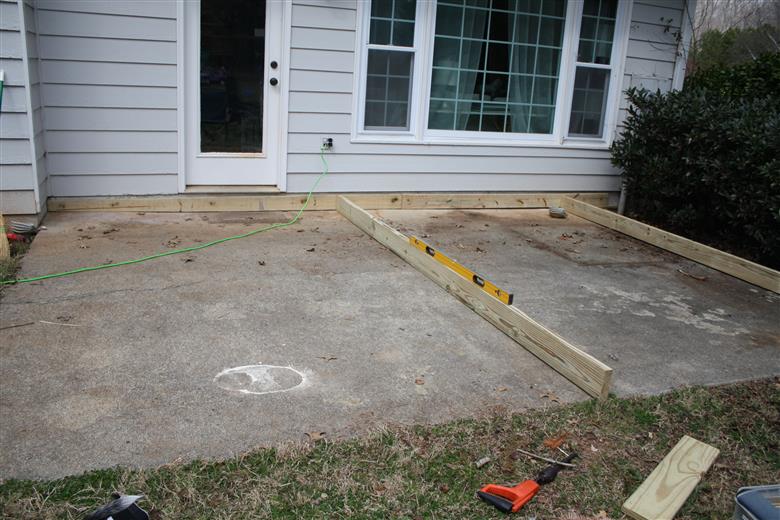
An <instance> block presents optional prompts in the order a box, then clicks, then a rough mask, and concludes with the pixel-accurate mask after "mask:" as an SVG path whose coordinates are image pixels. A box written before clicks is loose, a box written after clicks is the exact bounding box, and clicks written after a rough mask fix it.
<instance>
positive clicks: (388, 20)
mask: <svg viewBox="0 0 780 520" xmlns="http://www.w3.org/2000/svg"><path fill="white" fill-rule="evenodd" d="M416 9H417V2H416V0H374V1H372V2H371V30H370V31H369V35H368V41H369V43H371V44H374V45H397V46H399V47H412V46H414V16H415V11H416Z"/></svg>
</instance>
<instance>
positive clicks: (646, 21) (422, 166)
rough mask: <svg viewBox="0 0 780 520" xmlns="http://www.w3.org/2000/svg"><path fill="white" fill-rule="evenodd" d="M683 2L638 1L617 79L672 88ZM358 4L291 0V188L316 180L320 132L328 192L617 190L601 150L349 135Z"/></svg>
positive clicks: (342, 0)
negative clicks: (329, 149) (329, 143)
mask: <svg viewBox="0 0 780 520" xmlns="http://www.w3.org/2000/svg"><path fill="white" fill-rule="evenodd" d="M684 2H685V0H637V1H636V2H635V5H634V6H633V10H632V16H631V29H630V36H629V37H630V40H629V44H628V52H627V61H626V67H625V75H624V86H626V87H627V86H630V85H644V86H647V87H650V88H653V89H655V88H660V89H661V90H668V89H669V88H670V87H671V84H672V78H673V77H674V66H675V61H676V55H677V43H676V40H675V39H674V34H675V33H676V32H677V31H678V30H679V27H680V23H681V20H682V14H683V4H684ZM356 9H357V4H356V0H293V9H292V41H291V46H292V55H291V74H290V103H289V136H288V153H289V155H288V160H287V161H288V162H287V164H288V178H287V182H288V185H287V189H288V191H293V192H295V191H299V192H300V191H306V190H308V189H309V187H310V186H311V184H312V183H313V182H314V179H315V177H316V176H317V175H318V174H319V172H320V170H321V164H320V160H319V156H318V149H319V146H320V143H321V142H322V137H326V136H328V137H333V138H334V142H335V146H334V150H333V153H332V154H329V163H330V172H331V173H330V175H329V176H328V177H327V178H326V179H325V180H324V181H323V183H322V184H320V187H319V188H320V189H322V190H327V191H381V190H389V191H400V190H439V191H441V190H447V191H453V190H477V191H479V190H518V191H541V190H582V191H587V190H599V191H602V190H605V191H615V190H617V189H619V178H618V173H619V172H618V171H617V170H616V169H614V168H613V167H612V166H611V164H610V161H609V152H608V151H606V150H588V149H571V148H566V149H564V148H534V147H525V146H517V147H506V146H500V147H499V146H493V147H491V146H451V145H425V144H368V143H350V131H351V128H352V124H353V123H352V114H351V111H352V110H351V107H352V94H353V93H352V89H353V73H354V72H355V71H354V63H355V59H354V52H355V45H356V19H357V10H356ZM625 105H626V103H625V101H623V102H622V105H621V106H622V107H623V109H624V110H622V111H621V116H620V117H621V118H622V117H624V116H625Z"/></svg>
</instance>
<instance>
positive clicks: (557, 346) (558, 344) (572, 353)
mask: <svg viewBox="0 0 780 520" xmlns="http://www.w3.org/2000/svg"><path fill="white" fill-rule="evenodd" d="M337 209H338V211H339V213H341V214H342V215H344V217H346V218H347V219H348V220H350V221H351V222H352V223H353V224H355V225H356V226H357V227H358V228H360V229H362V230H363V231H364V232H366V233H367V234H368V235H369V236H371V237H373V238H374V239H376V240H377V241H378V242H379V243H381V244H382V245H384V246H385V247H387V248H388V249H390V250H391V251H392V252H394V253H395V254H397V255H398V256H400V257H401V258H402V259H404V260H405V261H407V262H408V263H409V264H411V265H412V266H413V267H415V268H416V269H417V270H418V271H420V272H421V273H423V274H424V275H425V276H427V277H428V278H430V279H431V280H433V281H434V282H436V284H438V285H439V286H441V287H442V288H443V289H445V290H446V291H447V292H449V293H450V294H452V295H453V296H455V297H456V298H458V299H459V300H460V301H462V302H463V303H464V304H465V305H466V306H467V307H469V308H470V309H472V310H473V311H474V312H476V313H477V314H479V315H480V316H482V317H483V318H485V319H486V320H487V321H489V322H490V323H492V324H493V325H494V326H495V327H496V328H498V329H499V330H500V331H501V332H503V333H505V334H506V335H507V336H509V337H510V338H512V339H513V340H515V341H516V342H517V343H519V344H520V345H521V346H523V347H524V348H525V349H526V350H528V351H529V352H531V353H532V354H534V355H535V356H536V357H538V358H539V359H541V360H542V361H544V362H545V363H547V364H548V365H550V366H551V367H552V368H553V369H555V370H557V371H558V372H559V373H560V374H562V375H563V376H565V377H566V378H567V379H569V380H570V381H571V382H572V383H574V384H575V385H577V386H579V387H580V388H582V389H583V390H584V391H585V392H587V393H588V394H590V395H592V396H594V397H598V398H602V399H603V398H606V397H607V395H608V393H609V385H610V381H611V378H612V369H611V368H609V367H608V366H607V365H605V364H604V363H602V362H600V361H599V360H597V359H596V358H594V357H593V356H591V355H590V354H587V353H585V352H583V351H582V350H580V349H579V348H577V347H575V346H574V345H572V344H571V343H569V342H567V341H566V340H564V339H563V338H561V337H560V336H558V335H557V334H555V333H554V332H552V331H550V330H548V329H546V328H545V327H543V326H542V325H540V324H539V323H537V322H535V321H534V320H532V319H531V318H530V317H529V316H527V315H526V314H524V313H522V312H520V311H519V310H518V309H517V308H515V307H513V306H511V305H506V304H504V303H502V302H500V301H498V300H497V299H495V298H493V297H492V296H490V295H489V294H487V293H485V292H484V291H482V290H481V289H480V288H479V287H476V286H475V285H474V284H473V283H472V282H471V281H469V280H466V279H464V278H462V277H461V276H460V275H458V274H457V273H455V272H454V271H452V270H451V269H449V268H448V267H446V266H444V265H442V264H440V263H439V262H437V261H436V260H434V259H432V258H431V257H430V256H428V255H427V254H426V253H424V252H422V251H420V250H419V249H417V248H416V247H414V246H413V245H411V244H410V243H409V239H408V237H407V236H406V235H404V234H402V233H400V232H398V231H396V230H395V229H393V228H392V227H390V226H388V225H387V224H385V223H384V222H382V221H381V220H379V219H377V218H375V217H374V216H372V215H371V214H370V213H368V212H367V211H365V210H364V209H362V208H361V207H360V206H358V205H356V204H355V203H354V202H352V201H350V200H349V199H347V198H346V197H339V199H338V206H337Z"/></svg>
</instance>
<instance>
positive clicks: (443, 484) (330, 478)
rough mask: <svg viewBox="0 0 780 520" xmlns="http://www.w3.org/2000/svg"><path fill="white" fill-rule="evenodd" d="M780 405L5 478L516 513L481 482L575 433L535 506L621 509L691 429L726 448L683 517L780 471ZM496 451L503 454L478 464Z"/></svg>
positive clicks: (739, 388) (741, 393)
mask: <svg viewBox="0 0 780 520" xmlns="http://www.w3.org/2000/svg"><path fill="white" fill-rule="evenodd" d="M778 410H780V384H779V383H778V381H777V380H765V381H758V382H750V383H740V384H734V385H727V386H721V387H714V388H686V389H681V390H678V391H675V392H672V393H669V394H666V395H663V396H656V397H646V398H633V399H616V398H612V399H609V400H608V401H606V402H603V403H598V402H596V401H588V402H584V403H579V404H574V405H567V406H555V407H551V408H548V409H546V410H534V411H530V412H528V413H525V414H518V415H514V416H508V415H503V414H496V415H495V416H493V417H490V418H486V419H480V420H462V421H455V422H452V423H448V424H443V425H438V426H424V427H423V426H419V427H404V428H395V429H383V430H381V431H377V432H375V433H374V434H372V435H369V436H366V437H362V438H356V439H351V440H347V441H340V442H328V441H322V442H318V443H316V444H313V445H312V444H308V445H302V444H297V445H288V446H284V447H281V448H277V449H260V450H257V451H253V452H251V453H247V454H245V455H243V456H241V457H238V458H234V459H228V460H223V461H209V462H203V461H196V462H191V463H188V464H171V465H167V466H164V467H160V468H156V469H147V470H127V469H122V468H115V469H108V470H101V471H93V472H90V473H86V474H84V475H81V476H76V477H68V478H65V479H61V480H57V481H51V482H30V481H8V482H5V483H3V484H1V485H0V515H2V518H14V519H33V518H34V519H54V518H64V519H71V518H72V519H76V518H81V517H82V516H83V515H84V513H85V512H87V511H89V510H91V509H93V508H95V507H96V506H98V505H99V504H101V503H103V502H105V501H107V499H108V498H109V496H110V494H111V492H113V491H119V492H122V493H130V494H145V495H147V498H146V499H145V500H144V501H143V502H142V504H141V505H143V506H144V507H145V508H146V509H148V510H150V511H151V514H152V518H154V519H228V518H230V519H243V518H247V519H249V518H291V519H292V518H347V517H350V518H377V519H378V518H391V517H392V518H409V519H416V518H504V516H503V515H502V514H500V513H498V512H497V511H495V510H494V509H492V508H490V507H488V506H487V505H486V504H484V503H482V502H480V501H478V500H477V499H476V498H475V497H474V492H475V491H476V490H477V489H478V488H479V487H481V486H482V485H484V484H486V483H490V482H493V483H502V484H507V483H515V482H518V481H521V480H524V479H526V478H532V477H533V476H535V475H536V473H537V472H538V471H539V469H540V468H541V467H543V466H544V463H541V462H537V461H534V460H531V459H527V458H525V457H523V456H521V455H518V454H517V452H516V451H515V449H516V448H522V449H525V450H529V451H533V452H537V453H546V454H548V455H550V456H553V457H554V456H555V453H557V452H552V451H550V449H549V448H546V447H545V446H544V440H545V439H548V438H551V437H556V436H559V435H561V434H562V433H567V434H568V436H567V438H566V442H565V443H564V445H563V446H564V448H566V449H567V450H576V451H577V452H578V453H580V455H581V459H580V460H579V461H578V467H577V468H576V469H574V470H567V471H564V472H562V473H561V474H560V475H559V477H558V480H556V481H555V482H554V483H553V484H552V485H550V486H547V487H546V488H543V489H542V491H541V492H540V494H539V495H538V496H537V497H536V498H535V499H534V501H533V502H532V504H531V505H530V506H528V507H527V508H526V509H524V510H523V513H524V514H525V515H527V516H533V515H536V516H537V517H538V518H573V519H574V518H576V519H582V518H586V519H587V518H621V517H622V514H621V513H620V505H621V504H622V502H623V501H624V500H625V498H626V497H627V496H628V495H629V494H630V493H631V492H632V491H633V490H634V489H635V488H636V487H637V486H638V485H639V484H640V483H641V482H642V481H643V480H644V479H645V477H646V476H647V475H648V474H649V473H650V471H652V469H653V468H654V467H655V465H656V464H657V463H658V462H659V461H660V460H661V459H662V458H663V456H664V455H665V454H666V453H667V452H668V451H669V449H671V447H672V446H674V444H675V443H676V442H677V441H678V440H679V438H680V437H681V436H682V435H683V434H689V435H691V436H693V437H695V438H697V439H699V440H701V441H704V442H707V443H709V444H712V445H714V446H716V447H717V448H719V449H720V450H721V455H720V457H719V458H718V460H717V461H716V462H715V464H714V465H713V467H712V468H711V469H710V471H709V472H708V473H707V475H706V477H705V479H704V481H703V482H702V483H701V484H700V485H699V486H698V487H697V489H696V491H695V492H694V493H693V494H692V495H691V497H690V498H689V500H688V501H687V503H686V505H685V506H684V507H683V509H682V511H681V512H680V514H679V515H678V516H677V518H678V519H679V520H684V519H694V518H695V519H701V518H713V519H714V518H724V517H725V516H728V514H729V511H732V510H733V499H734V493H735V492H736V490H737V489H738V488H739V487H740V486H745V485H753V484H766V483H771V482H775V481H776V480H777V476H778V474H780V455H779V454H780V446H779V445H778V439H780V412H778ZM485 456H488V457H490V458H491V462H490V463H488V464H486V465H485V466H483V467H482V468H477V467H476V466H475V461H477V460H479V459H481V458H482V457H485ZM575 512H576V514H575ZM519 517H520V518H523V515H522V514H521V515H519Z"/></svg>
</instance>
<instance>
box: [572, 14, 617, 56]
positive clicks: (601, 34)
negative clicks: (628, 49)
mask: <svg viewBox="0 0 780 520" xmlns="http://www.w3.org/2000/svg"><path fill="white" fill-rule="evenodd" d="M616 16H617V0H585V5H584V6H583V16H582V24H581V25H580V41H579V47H578V50H577V61H579V62H581V63H599V64H602V65H609V64H610V62H611V60H612V40H613V38H614V37H615V17H616Z"/></svg>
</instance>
